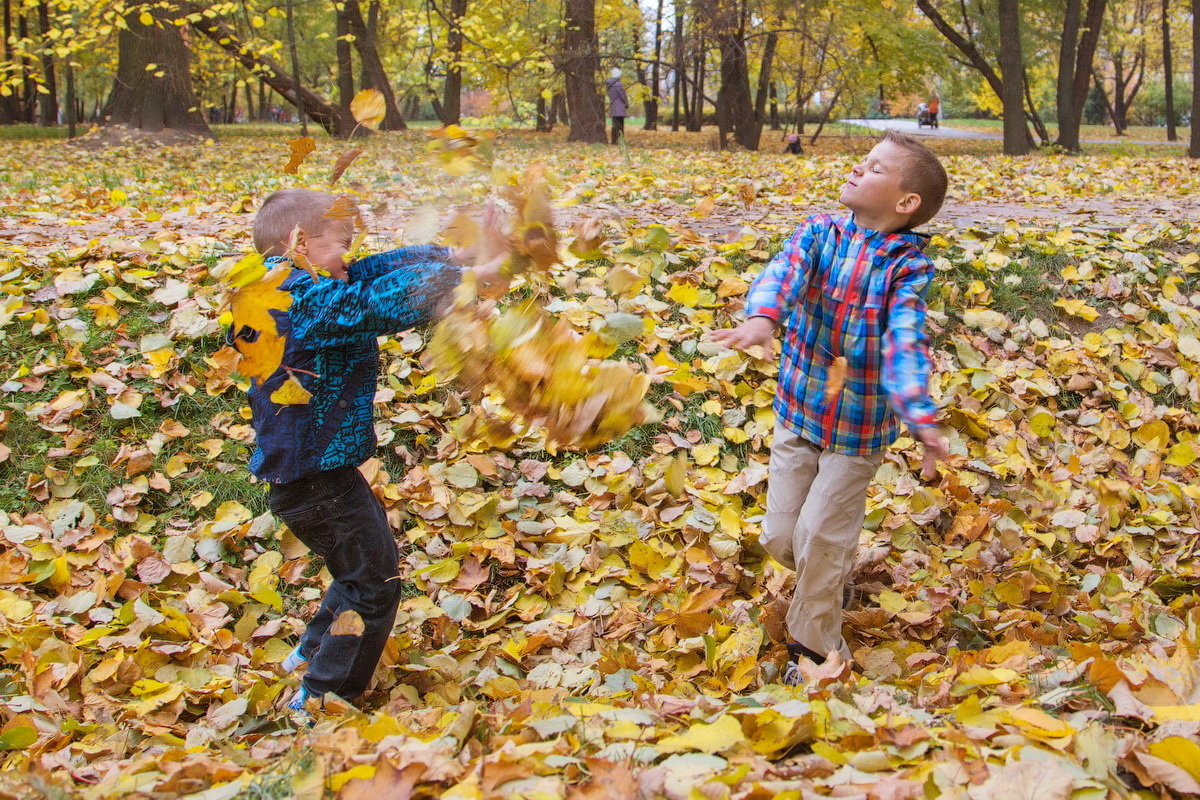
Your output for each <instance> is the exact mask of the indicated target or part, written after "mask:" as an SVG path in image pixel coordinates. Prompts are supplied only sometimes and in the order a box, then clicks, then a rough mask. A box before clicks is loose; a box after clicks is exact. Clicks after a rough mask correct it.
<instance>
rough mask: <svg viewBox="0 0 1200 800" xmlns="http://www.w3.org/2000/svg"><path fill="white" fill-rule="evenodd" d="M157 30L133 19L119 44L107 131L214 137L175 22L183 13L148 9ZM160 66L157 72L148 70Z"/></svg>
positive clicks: (104, 114) (107, 108)
mask: <svg viewBox="0 0 1200 800" xmlns="http://www.w3.org/2000/svg"><path fill="white" fill-rule="evenodd" d="M142 13H149V14H150V15H151V16H152V17H153V24H151V25H143V24H142V23H141V21H140V19H139V17H140V16H141V13H130V14H129V15H128V16H127V17H126V18H125V22H126V24H127V25H128V28H127V29H125V30H122V31H121V32H120V35H119V37H118V39H117V43H118V44H117V47H118V50H117V52H118V55H117V76H116V79H115V80H114V81H113V88H112V93H111V94H110V95H109V96H108V102H107V104H105V106H104V111H103V112H102V113H101V116H102V117H103V119H104V124H105V125H127V126H129V127H131V128H139V129H141V130H145V131H161V130H163V129H167V128H169V129H171V130H178V131H187V132H191V133H208V132H209V130H208V124H207V123H206V122H205V121H204V115H203V114H202V113H201V112H200V110H199V103H198V102H197V101H196V95H195V94H194V93H193V92H192V80H191V76H190V74H189V73H188V49H187V45H186V44H184V41H183V36H182V35H181V34H180V30H179V27H178V26H177V25H176V24H175V20H176V19H178V18H179V17H181V16H183V14H184V13H185V12H183V11H182V10H171V11H168V10H166V9H163V8H161V7H158V6H148V7H147V9H146V12H142ZM151 64H155V65H157V67H156V68H153V69H149V70H148V69H147V66H149V65H151Z"/></svg>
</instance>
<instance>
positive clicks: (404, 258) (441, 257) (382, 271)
mask: <svg viewBox="0 0 1200 800" xmlns="http://www.w3.org/2000/svg"><path fill="white" fill-rule="evenodd" d="M450 260H451V258H450V249H449V248H447V247H441V246H439V245H436V244H420V245H414V246H412V247H400V248H397V249H395V250H388V251H387V252H384V253H376V254H375V255H373V256H367V257H366V258H360V259H359V260H358V261H355V262H354V263H353V264H351V265H350V266H349V267H347V268H346V273H347V275H348V276H349V280H350V282H351V283H358V282H359V281H372V280H375V279H376V278H378V277H379V276H380V275H386V274H388V273H389V272H394V271H396V270H398V269H404V268H406V267H412V266H413V265H414V264H423V263H428V262H431V261H439V262H442V263H445V262H447V261H450Z"/></svg>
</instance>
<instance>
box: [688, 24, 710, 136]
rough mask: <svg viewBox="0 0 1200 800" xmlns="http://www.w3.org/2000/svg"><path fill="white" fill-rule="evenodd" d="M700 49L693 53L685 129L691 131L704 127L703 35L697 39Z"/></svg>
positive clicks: (705, 49)
mask: <svg viewBox="0 0 1200 800" xmlns="http://www.w3.org/2000/svg"><path fill="white" fill-rule="evenodd" d="M699 47H700V51H699V52H698V53H696V55H695V64H694V65H693V69H694V72H693V73H692V107H691V115H690V116H689V117H688V125H687V129H688V130H689V131H692V132H696V131H699V130H700V129H701V128H703V127H704V74H705V72H706V71H707V69H706V62H707V61H708V49H707V47H706V46H705V42H704V37H703V36H701V37H700V40H699Z"/></svg>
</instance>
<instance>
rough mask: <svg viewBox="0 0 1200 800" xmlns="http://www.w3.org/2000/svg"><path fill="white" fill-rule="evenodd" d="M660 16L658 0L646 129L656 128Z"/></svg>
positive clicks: (660, 49) (661, 2)
mask: <svg viewBox="0 0 1200 800" xmlns="http://www.w3.org/2000/svg"><path fill="white" fill-rule="evenodd" d="M678 1H679V0H676V2H678ZM662 18H663V0H658V10H657V12H656V13H655V14H654V63H653V64H651V65H650V93H649V94H648V95H647V96H646V124H645V125H644V126H643V127H644V128H645V129H646V130H648V131H656V130H658V92H659V86H658V79H659V72H658V62H659V60H660V59H661V58H662Z"/></svg>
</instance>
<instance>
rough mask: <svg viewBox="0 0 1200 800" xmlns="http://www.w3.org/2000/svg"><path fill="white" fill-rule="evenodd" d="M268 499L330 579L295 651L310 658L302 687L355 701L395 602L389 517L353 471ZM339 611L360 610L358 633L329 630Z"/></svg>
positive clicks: (275, 492) (297, 484) (331, 473)
mask: <svg viewBox="0 0 1200 800" xmlns="http://www.w3.org/2000/svg"><path fill="white" fill-rule="evenodd" d="M269 502H270V506H271V511H273V512H274V513H275V515H276V516H277V517H279V518H280V519H281V520H283V521H284V522H286V523H287V526H288V528H290V529H291V531H292V533H293V534H295V536H296V538H297V539H299V540H300V541H301V542H304V544H305V545H306V546H307V547H308V549H309V550H311V551H313V552H314V553H316V554H317V555H319V556H321V557H322V558H324V559H325V566H326V567H327V568H328V569H329V572H330V574H331V575H333V583H332V584H330V586H329V591H328V592H326V593H325V597H324V598H322V600H321V608H320V609H319V610H318V611H317V615H316V616H315V617H314V618H313V620H312V621H311V622H310V623H309V624H308V628H307V629H306V630H305V631H304V635H303V636H302V637H301V639H300V654H301V655H303V656H304V657H305V658H308V659H310V660H309V662H308V670H307V672H306V673H305V675H304V686H305V688H307V689H308V691H309V692H310V693H311V694H313V695H315V696H318V697H320V696H321V695H323V694H325V693H326V692H334V693H335V694H337V695H338V696H339V697H342V698H345V699H347V700H350V699H353V698H355V697H357V696H358V695H360V694H362V693H363V691H364V690H365V689H366V688H367V684H368V683H369V682H370V680H371V674H372V673H373V672H374V671H375V667H376V665H377V664H378V663H379V657H380V655H382V653H383V648H384V646H385V645H386V644H387V640H388V636H390V635H391V632H392V625H393V624H394V623H395V621H396V607H397V606H398V605H399V604H400V579H399V558H398V555H397V550H396V539H395V537H394V536H393V535H392V529H391V526H390V525H388V521H387V515H386V514H385V513H384V510H383V506H381V505H380V504H379V500H377V499H376V498H375V495H374V493H373V492H372V491H371V487H370V486H369V485H368V484H367V481H366V479H364V478H363V476H362V474H361V473H360V472H359V471H358V470H357V469H356V468H354V467H339V468H337V469H332V470H327V471H325V472H318V473H316V474H314V475H307V476H305V477H303V478H299V479H297V480H294V481H291V482H290V483H283V484H277V485H273V486H271V492H270V501H269ZM344 611H356V612H358V615H359V616H360V617H361V618H362V622H363V631H362V634H361V635H357V634H342V635H338V636H335V635H333V634H331V633H330V631H329V628H330V626H331V625H332V624H333V622H334V620H336V619H337V618H338V616H339V615H340V614H341V613H342V612H344Z"/></svg>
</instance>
